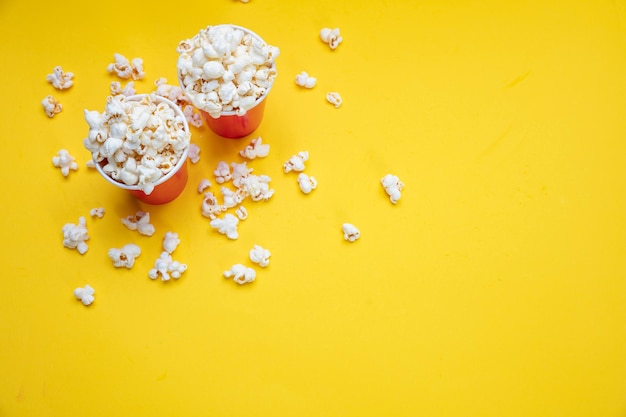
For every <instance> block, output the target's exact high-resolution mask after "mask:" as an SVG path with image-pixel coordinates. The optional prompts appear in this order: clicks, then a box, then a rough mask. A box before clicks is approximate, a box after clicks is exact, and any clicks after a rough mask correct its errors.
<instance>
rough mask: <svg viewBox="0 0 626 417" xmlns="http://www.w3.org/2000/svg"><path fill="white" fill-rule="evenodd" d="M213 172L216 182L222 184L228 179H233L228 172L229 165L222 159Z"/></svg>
mask: <svg viewBox="0 0 626 417" xmlns="http://www.w3.org/2000/svg"><path fill="white" fill-rule="evenodd" d="M213 174H214V175H215V181H216V182H217V183H218V184H223V183H225V182H226V181H230V180H231V179H233V176H232V174H231V172H230V165H228V163H226V162H224V161H220V162H219V163H218V164H217V168H216V169H215V171H213Z"/></svg>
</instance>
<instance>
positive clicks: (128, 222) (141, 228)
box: [122, 211, 155, 236]
mask: <svg viewBox="0 0 626 417" xmlns="http://www.w3.org/2000/svg"><path fill="white" fill-rule="evenodd" d="M122 223H123V224H124V226H126V227H127V228H128V229H130V230H136V231H138V232H139V234H140V235H144V236H152V235H153V234H154V232H155V227H154V226H153V225H152V224H150V213H147V212H144V211H138V212H137V213H136V214H135V215H134V216H128V217H123V218H122Z"/></svg>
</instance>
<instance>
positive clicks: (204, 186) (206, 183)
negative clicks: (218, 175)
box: [198, 178, 211, 194]
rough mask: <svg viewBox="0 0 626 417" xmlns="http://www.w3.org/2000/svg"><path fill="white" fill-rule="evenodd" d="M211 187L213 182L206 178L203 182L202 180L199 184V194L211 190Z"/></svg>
mask: <svg viewBox="0 0 626 417" xmlns="http://www.w3.org/2000/svg"><path fill="white" fill-rule="evenodd" d="M210 186H211V181H209V180H207V179H206V178H203V179H202V180H200V183H199V184H198V194H202V192H203V191H204V190H206V189H207V188H209V187H210Z"/></svg>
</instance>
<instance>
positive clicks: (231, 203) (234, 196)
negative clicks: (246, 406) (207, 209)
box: [221, 187, 246, 209]
mask: <svg viewBox="0 0 626 417" xmlns="http://www.w3.org/2000/svg"><path fill="white" fill-rule="evenodd" d="M221 191H222V199H223V203H224V204H223V205H224V207H225V208H226V209H229V208H232V207H235V206H237V205H238V204H239V203H241V202H242V201H243V199H244V198H245V197H246V196H245V195H244V194H243V192H242V191H240V190H237V191H233V190H231V189H230V188H228V187H222V188H221Z"/></svg>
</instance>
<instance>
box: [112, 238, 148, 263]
mask: <svg viewBox="0 0 626 417" xmlns="http://www.w3.org/2000/svg"><path fill="white" fill-rule="evenodd" d="M139 255H141V248H140V247H139V246H137V245H135V244H134V243H128V244H126V245H124V246H122V247H121V248H119V249H118V248H111V249H109V258H110V259H111V260H112V261H113V266H114V267H116V268H122V267H125V268H128V269H130V268H132V267H133V265H135V259H136V258H137V257H138V256H139Z"/></svg>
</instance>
